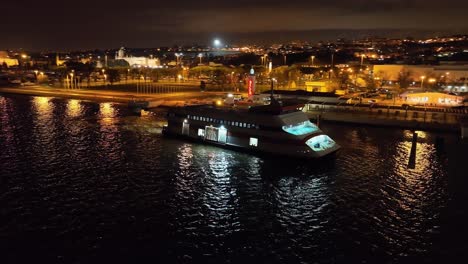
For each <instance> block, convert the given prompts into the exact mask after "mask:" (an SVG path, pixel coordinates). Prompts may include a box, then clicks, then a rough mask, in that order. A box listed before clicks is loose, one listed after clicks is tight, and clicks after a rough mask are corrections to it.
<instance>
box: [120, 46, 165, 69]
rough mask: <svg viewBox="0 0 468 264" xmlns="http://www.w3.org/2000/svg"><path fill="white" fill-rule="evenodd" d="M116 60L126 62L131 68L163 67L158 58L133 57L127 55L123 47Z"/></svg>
mask: <svg viewBox="0 0 468 264" xmlns="http://www.w3.org/2000/svg"><path fill="white" fill-rule="evenodd" d="M115 59H116V60H125V61H126V62H128V64H129V65H130V66H131V67H149V68H159V67H161V62H160V61H159V59H158V58H147V57H133V56H126V55H125V48H124V47H122V48H120V49H119V51H117V53H116V54H115Z"/></svg>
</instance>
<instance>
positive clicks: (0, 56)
mask: <svg viewBox="0 0 468 264" xmlns="http://www.w3.org/2000/svg"><path fill="white" fill-rule="evenodd" d="M3 64H6V65H7V66H8V67H11V66H17V65H18V64H19V63H18V60H17V59H14V58H10V56H9V55H8V52H6V51H0V66H1V65H3Z"/></svg>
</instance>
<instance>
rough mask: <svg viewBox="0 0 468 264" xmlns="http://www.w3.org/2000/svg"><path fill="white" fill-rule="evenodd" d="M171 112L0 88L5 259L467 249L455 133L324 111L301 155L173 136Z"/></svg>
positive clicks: (419, 256)
mask: <svg viewBox="0 0 468 264" xmlns="http://www.w3.org/2000/svg"><path fill="white" fill-rule="evenodd" d="M163 122H164V119H163V112H161V113H155V114H153V115H151V116H148V117H142V118H139V117H131V116H128V112H127V110H126V108H125V107H123V106H119V105H115V104H111V103H101V104H97V103H91V102H84V101H78V100H63V99H57V98H45V97H26V96H10V95H8V96H7V95H4V96H3V97H0V146H1V149H0V175H1V177H0V206H1V211H0V213H1V214H0V243H1V245H0V251H1V252H0V253H1V254H0V263H15V262H28V263H31V262H34V263H39V262H41V263H42V262H44V263H45V262H47V263H55V262H63V263H90V262H101V263H112V262H114V263H115V262H126V263H224V262H226V263H239V262H244V263H252V262H255V263H354V262H367V263H393V262H408V263H420V262H434V263H436V262H450V261H454V260H456V259H457V257H463V256H464V257H466V256H467V253H466V252H467V251H468V239H467V237H468V228H467V224H468V221H467V220H468V217H467V216H468V210H467V206H466V202H467V201H468V200H467V198H468V195H467V193H468V190H467V187H468V184H467V183H468V180H467V177H468V173H466V171H467V169H468V164H467V163H468V160H467V157H468V148H467V144H466V142H465V143H464V142H462V141H460V140H459V139H458V135H453V134H438V136H441V137H443V138H444V144H443V147H442V148H436V147H435V144H434V142H435V137H436V136H437V135H436V134H433V133H424V132H420V140H419V143H418V146H417V150H418V155H417V160H416V166H415V168H414V169H410V168H408V165H407V163H408V156H409V151H410V148H411V141H410V140H411V133H410V131H405V130H398V129H382V128H369V127H351V126H343V125H333V124H326V123H325V124H323V130H325V131H326V132H327V133H328V134H329V135H330V136H331V137H332V138H334V139H335V140H336V141H337V142H339V143H340V144H341V145H342V146H343V149H342V151H341V152H340V154H339V155H338V157H337V158H336V159H335V160H331V161H320V162H296V161H291V160H288V159H284V158H282V159H279V158H276V159H275V158H267V157H256V156H251V155H249V154H246V153H238V152H233V151H229V150H223V149H219V148H216V147H211V146H204V145H199V144H194V143H187V142H184V141H179V140H175V139H167V138H164V137H162V135H161V126H162V124H163Z"/></svg>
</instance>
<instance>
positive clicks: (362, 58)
mask: <svg viewBox="0 0 468 264" xmlns="http://www.w3.org/2000/svg"><path fill="white" fill-rule="evenodd" d="M364 56H365V55H364V54H361V67H360V68H359V71H362V64H363V63H364Z"/></svg>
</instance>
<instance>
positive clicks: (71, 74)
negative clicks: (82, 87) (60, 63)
mask: <svg viewBox="0 0 468 264" xmlns="http://www.w3.org/2000/svg"><path fill="white" fill-rule="evenodd" d="M70 89H73V72H71V73H70Z"/></svg>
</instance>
